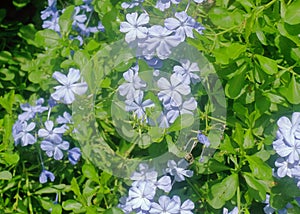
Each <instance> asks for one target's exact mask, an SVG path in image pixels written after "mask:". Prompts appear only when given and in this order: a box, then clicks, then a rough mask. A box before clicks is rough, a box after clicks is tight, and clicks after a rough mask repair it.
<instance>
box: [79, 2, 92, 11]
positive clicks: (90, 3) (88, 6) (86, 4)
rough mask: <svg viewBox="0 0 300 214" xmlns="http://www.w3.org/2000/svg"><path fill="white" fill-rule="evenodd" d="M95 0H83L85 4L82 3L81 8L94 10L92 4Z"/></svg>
mask: <svg viewBox="0 0 300 214" xmlns="http://www.w3.org/2000/svg"><path fill="white" fill-rule="evenodd" d="M92 2H93V0H83V3H84V4H83V5H80V8H81V9H82V10H85V11H86V12H92V11H93V10H94V7H93V5H92Z"/></svg>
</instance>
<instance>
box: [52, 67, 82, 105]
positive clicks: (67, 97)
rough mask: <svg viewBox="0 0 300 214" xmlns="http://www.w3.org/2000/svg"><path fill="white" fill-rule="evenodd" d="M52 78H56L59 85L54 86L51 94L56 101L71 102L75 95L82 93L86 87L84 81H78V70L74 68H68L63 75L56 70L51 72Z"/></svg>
mask: <svg viewBox="0 0 300 214" xmlns="http://www.w3.org/2000/svg"><path fill="white" fill-rule="evenodd" d="M53 78H54V79H56V80H57V81H58V82H59V83H60V84H61V85H59V86H55V87H54V89H55V90H56V91H55V92H54V93H53V94H51V96H52V98H53V99H54V100H56V101H61V102H63V103H65V104H71V103H72V102H74V100H75V95H74V94H77V95H83V94H84V93H85V92H86V91H87V89H88V86H87V83H86V82H83V81H81V82H79V83H78V80H79V79H80V71H79V70H78V69H75V68H70V69H69V73H68V75H67V76H66V75H64V74H62V73H60V72H58V71H55V72H54V73H53Z"/></svg>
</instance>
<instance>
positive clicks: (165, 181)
mask: <svg viewBox="0 0 300 214" xmlns="http://www.w3.org/2000/svg"><path fill="white" fill-rule="evenodd" d="M130 179H131V180H133V181H134V182H133V183H132V186H137V185H138V184H139V182H141V181H145V182H147V183H152V184H153V185H154V186H153V188H154V189H156V188H159V189H161V190H163V191H165V192H170V191H171V189H172V184H171V178H170V177H169V176H163V177H161V178H160V179H158V173H157V172H156V171H155V170H154V169H149V166H148V165H147V164H144V163H141V164H139V171H135V172H133V173H132V175H131V177H130ZM157 179H158V180H157Z"/></svg>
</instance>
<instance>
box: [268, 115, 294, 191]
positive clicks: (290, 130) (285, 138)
mask: <svg viewBox="0 0 300 214" xmlns="http://www.w3.org/2000/svg"><path fill="white" fill-rule="evenodd" d="M277 125H278V131H277V133H276V134H277V139H276V140H275V141H274V142H273V148H274V149H275V151H276V153H277V154H278V155H279V156H280V157H279V158H278V159H277V160H276V162H275V166H276V167H277V172H276V174H277V176H278V177H279V178H283V177H285V176H289V177H291V178H295V179H296V181H297V182H298V184H297V185H298V187H300V182H299V181H300V165H299V163H300V162H299V160H300V158H299V157H300V113H299V112H294V113H293V115H292V120H290V119H289V118H287V117H285V116H283V117H281V118H280V119H279V120H278V121H277Z"/></svg>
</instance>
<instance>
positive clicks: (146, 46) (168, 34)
mask: <svg viewBox="0 0 300 214" xmlns="http://www.w3.org/2000/svg"><path fill="white" fill-rule="evenodd" d="M180 43H181V38H180V37H179V36H177V35H174V34H173V31H171V30H168V29H167V28H165V27H163V26H160V25H154V26H152V27H151V28H149V30H148V37H147V39H146V40H145V41H144V42H142V43H141V44H139V46H140V47H141V48H142V49H143V55H145V56H146V57H147V58H152V57H153V55H154V54H155V53H156V54H157V56H158V58H160V59H167V58H168V57H169V55H170V54H171V48H173V47H176V46H178V45H179V44H180Z"/></svg>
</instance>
